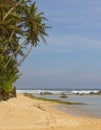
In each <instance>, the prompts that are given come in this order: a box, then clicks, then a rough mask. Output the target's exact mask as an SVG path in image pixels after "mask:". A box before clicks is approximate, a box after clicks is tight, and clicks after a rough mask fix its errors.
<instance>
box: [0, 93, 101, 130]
mask: <svg viewBox="0 0 101 130" xmlns="http://www.w3.org/2000/svg"><path fill="white" fill-rule="evenodd" d="M55 105H57V103H54V104H53V103H52V102H49V101H41V100H37V99H31V98H29V97H26V96H24V95H23V94H18V95H17V98H12V99H9V100H8V101H6V102H5V101H3V102H0V130H67V129H69V130H77V129H78V130H85V129H86V130H101V119H96V118H91V117H77V116H74V115H70V114H68V113H65V112H63V111H61V110H58V109H56V108H55V107H54V106H55Z"/></svg>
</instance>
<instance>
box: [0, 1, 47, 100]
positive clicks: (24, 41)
mask: <svg viewBox="0 0 101 130" xmlns="http://www.w3.org/2000/svg"><path fill="white" fill-rule="evenodd" d="M37 11H38V8H37V6H36V2H33V1H32V0H0V99H1V100H2V99H4V100H5V96H6V97H7V98H9V97H11V96H12V91H13V84H14V83H15V81H16V80H17V79H18V78H19V76H20V72H19V66H20V65H21V64H22V62H23V61H24V59H25V58H26V57H27V56H28V54H29V53H30V51H31V49H32V47H36V46H37V45H38V44H39V42H40V40H41V39H42V40H43V41H44V42H45V36H48V35H47V32H46V29H47V28H49V27H48V26H47V25H46V23H45V22H44V21H47V19H46V18H45V17H43V14H44V13H43V12H41V13H38V12H37ZM7 98H6V99H7Z"/></svg>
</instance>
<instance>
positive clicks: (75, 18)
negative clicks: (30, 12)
mask: <svg viewBox="0 0 101 130" xmlns="http://www.w3.org/2000/svg"><path fill="white" fill-rule="evenodd" d="M37 6H38V9H39V12H45V14H44V16H45V17H46V18H48V20H49V21H48V22H46V24H47V25H49V26H51V29H49V30H47V33H48V34H49V37H46V41H47V44H44V43H43V41H41V42H40V44H39V46H37V47H35V48H33V50H32V52H31V53H30V54H29V56H28V57H27V59H26V60H25V61H24V63H23V64H22V65H21V66H20V72H21V73H23V75H22V76H21V77H20V79H19V80H17V82H16V83H15V85H16V87H17V88H32V89H36V88H37V89H50V88H51V89H53V88H57V89H58V88H62V89H63V88H65V89H75V88H81V89H83V88H86V89H89V88H96V89H97V88H101V0H37Z"/></svg>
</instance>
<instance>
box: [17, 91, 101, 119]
mask: <svg viewBox="0 0 101 130" xmlns="http://www.w3.org/2000/svg"><path fill="white" fill-rule="evenodd" d="M99 91H100V90H98V89H97V90H90V89H89V90H17V92H18V93H32V94H33V95H35V96H37V97H43V98H48V99H59V100H61V101H69V102H77V103H82V105H63V104H62V105H59V106H57V108H58V109H60V110H62V111H64V112H67V113H70V114H73V115H77V116H84V115H86V116H93V117H96V118H101V95H89V93H91V92H93V93H95V94H96V93H97V92H99ZM44 92H50V93H51V94H52V95H40V93H44ZM78 93H79V94H80V95H78ZM61 94H66V95H67V96H68V98H61V97H60V96H61Z"/></svg>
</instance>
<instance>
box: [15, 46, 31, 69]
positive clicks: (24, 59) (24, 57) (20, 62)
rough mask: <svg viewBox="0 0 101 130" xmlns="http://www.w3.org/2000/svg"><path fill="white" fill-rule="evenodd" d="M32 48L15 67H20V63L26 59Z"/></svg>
mask: <svg viewBox="0 0 101 130" xmlns="http://www.w3.org/2000/svg"><path fill="white" fill-rule="evenodd" d="M32 48H33V45H31V46H30V48H29V50H28V52H27V53H26V54H25V55H24V56H23V58H22V59H21V60H20V61H18V63H16V65H15V67H18V66H20V65H21V64H22V62H23V61H24V60H25V59H26V57H27V56H28V55H29V53H30V52H31V50H32Z"/></svg>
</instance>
